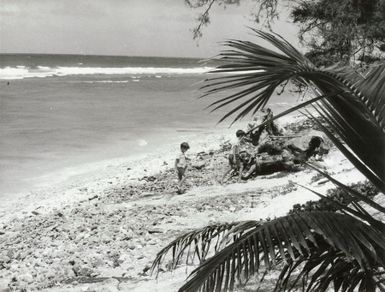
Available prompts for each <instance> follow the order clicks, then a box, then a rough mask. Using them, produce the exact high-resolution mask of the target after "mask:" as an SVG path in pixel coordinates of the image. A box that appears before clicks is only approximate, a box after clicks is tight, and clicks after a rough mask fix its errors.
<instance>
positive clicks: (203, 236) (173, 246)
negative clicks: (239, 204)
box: [151, 221, 259, 271]
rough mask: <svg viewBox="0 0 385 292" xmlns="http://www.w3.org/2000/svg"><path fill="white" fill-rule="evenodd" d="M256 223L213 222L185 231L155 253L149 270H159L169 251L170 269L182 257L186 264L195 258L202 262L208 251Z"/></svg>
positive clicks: (256, 222) (229, 240) (236, 236)
mask: <svg viewBox="0 0 385 292" xmlns="http://www.w3.org/2000/svg"><path fill="white" fill-rule="evenodd" d="M258 225H259V222H258V221H242V222H233V223H223V224H213V225H209V226H206V227H203V228H199V229H195V230H192V231H190V232H187V233H185V234H183V235H181V236H179V237H178V238H176V239H175V240H173V241H172V242H171V243H169V244H168V245H167V246H166V247H164V248H163V249H162V250H161V251H160V252H159V253H158V254H157V256H156V258H155V260H154V261H153V264H152V267H151V270H152V271H154V270H159V267H160V264H161V263H162V262H163V261H164V259H165V257H166V256H167V254H168V253H169V252H171V253H172V261H171V262H172V266H171V267H170V268H171V269H175V268H176V267H177V265H178V264H179V263H180V262H181V261H182V259H183V258H184V257H186V258H185V263H186V264H190V263H193V262H194V260H195V258H197V259H198V261H199V262H203V261H204V260H205V259H206V257H207V255H208V254H209V252H210V251H213V252H216V251H218V249H219V248H220V247H223V245H225V244H226V243H229V242H232V240H235V239H236V238H238V237H239V236H241V235H242V234H243V232H245V231H246V230H249V229H252V228H255V227H256V226H258ZM191 248H192V250H191Z"/></svg>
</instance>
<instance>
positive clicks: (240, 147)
mask: <svg viewBox="0 0 385 292" xmlns="http://www.w3.org/2000/svg"><path fill="white" fill-rule="evenodd" d="M235 135H236V137H237V142H236V143H235V144H234V145H233V146H232V148H231V154H230V155H229V166H230V168H229V169H228V170H227V171H226V172H225V174H224V175H223V176H222V179H221V181H220V182H221V183H222V182H223V181H224V179H225V178H226V176H227V175H228V174H230V175H232V174H234V173H236V172H239V171H240V168H241V161H240V155H239V154H240V153H241V152H242V151H246V150H245V146H246V143H247V142H250V141H249V139H248V138H247V137H246V133H245V131H243V130H238V131H237V132H236V133H235ZM239 178H240V177H239Z"/></svg>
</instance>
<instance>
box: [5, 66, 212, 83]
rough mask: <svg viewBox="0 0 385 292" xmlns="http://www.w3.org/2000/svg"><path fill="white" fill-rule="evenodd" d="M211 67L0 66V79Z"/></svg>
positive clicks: (156, 72)
mask: <svg viewBox="0 0 385 292" xmlns="http://www.w3.org/2000/svg"><path fill="white" fill-rule="evenodd" d="M211 69H213V68H211V67H193V68H171V67H122V68H118V67H111V68H106V67H46V66H37V67H36V68H27V67H25V66H17V67H5V68H0V79H6V80H12V79H23V78H29V77H49V76H67V75H93V74H108V75H119V74H121V75H123V74H126V75H127V74H128V75H131V74H132V75H155V76H156V77H157V78H159V77H161V74H165V75H179V74H202V73H205V72H208V71H210V70H211Z"/></svg>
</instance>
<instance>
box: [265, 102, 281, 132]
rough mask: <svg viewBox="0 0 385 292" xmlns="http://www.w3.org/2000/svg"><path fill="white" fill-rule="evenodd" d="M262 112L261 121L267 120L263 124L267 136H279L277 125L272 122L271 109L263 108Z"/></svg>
mask: <svg viewBox="0 0 385 292" xmlns="http://www.w3.org/2000/svg"><path fill="white" fill-rule="evenodd" d="M262 112H264V113H265V115H264V117H263V119H262V123H264V122H267V123H266V125H265V127H264V128H265V129H266V131H267V133H268V134H269V136H280V135H282V134H281V133H280V131H279V129H278V127H277V125H276V124H275V123H274V122H273V117H274V114H273V111H272V110H271V109H270V108H266V109H263V110H262Z"/></svg>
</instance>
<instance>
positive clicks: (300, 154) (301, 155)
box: [287, 136, 328, 163]
mask: <svg viewBox="0 0 385 292" xmlns="http://www.w3.org/2000/svg"><path fill="white" fill-rule="evenodd" d="M323 143H324V140H323V139H322V137H319V136H313V137H311V139H310V141H309V144H308V147H307V148H306V149H305V150H302V149H300V148H298V147H297V146H295V145H293V144H290V145H288V146H287V148H288V149H289V150H290V151H291V152H292V153H293V154H294V156H295V157H294V159H293V161H294V163H303V162H305V161H308V160H309V159H310V158H311V157H315V156H316V155H320V156H322V155H323V154H326V153H328V150H327V149H325V148H323V147H322V144H323Z"/></svg>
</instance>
